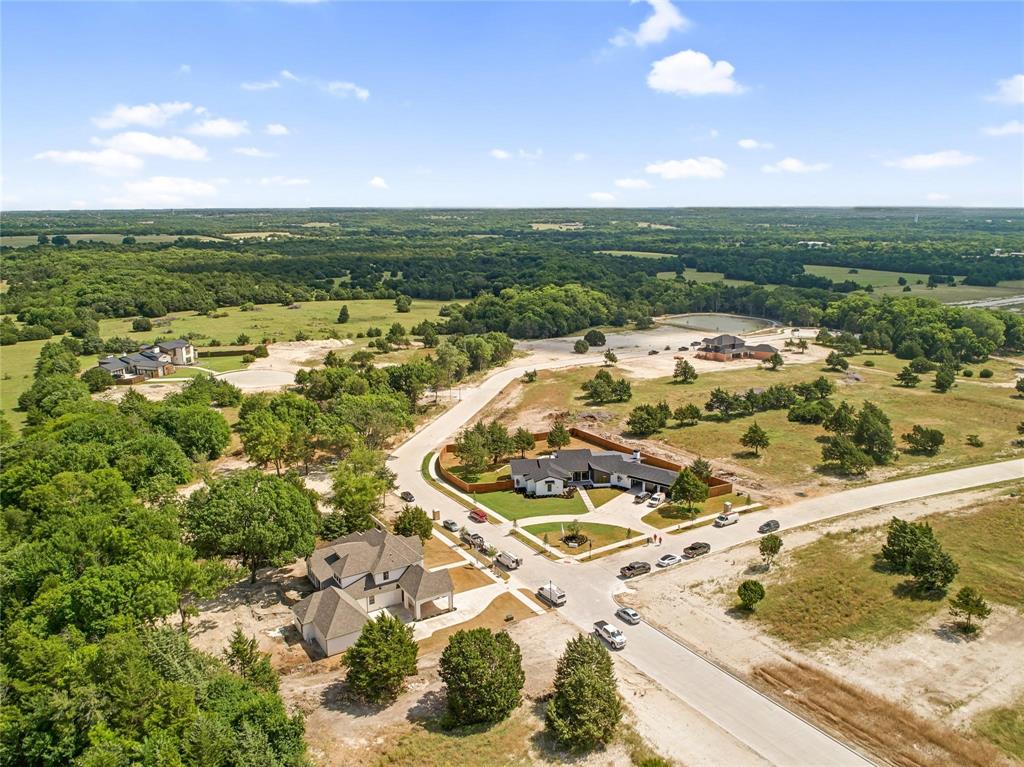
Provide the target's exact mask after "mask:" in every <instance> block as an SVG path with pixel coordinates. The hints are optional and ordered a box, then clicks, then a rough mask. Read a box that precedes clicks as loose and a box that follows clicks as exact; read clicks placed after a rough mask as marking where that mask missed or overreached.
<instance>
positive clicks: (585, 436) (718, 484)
mask: <svg viewBox="0 0 1024 767" xmlns="http://www.w3.org/2000/svg"><path fill="white" fill-rule="evenodd" d="M548 433H549V432H546V431H538V432H534V434H533V439H534V440H535V441H536V442H543V441H545V440H547V438H548ZM569 434H571V435H572V436H573V437H575V438H576V439H578V440H580V441H581V442H587V443H589V444H591V445H594V446H595V447H600V448H604V449H605V450H616V451H618V452H620V453H632V452H633V448H632V447H630V446H629V445H625V444H623V443H621V442H616V441H615V440H612V439H608V438H607V437H602V436H600V435H598V434H591V433H590V432H589V431H584V430H583V429H578V428H576V427H575V426H572V427H570V428H569ZM454 452H455V445H453V444H449V445H445V446H444V447H443V448H441V453H454ZM640 458H641V459H642V460H643V462H644V463H645V464H647V465H648V466H657V467H658V468H659V469H668V470H669V471H682V469H683V465H682V464H680V463H676V462H675V461H668V460H666V459H664V458H659V457H658V456H656V455H651V454H650V453H645V452H643V451H642V450H641V451H640ZM437 473H438V474H440V475H441V477H442V478H443V479H444V480H445V482H448V483H449V484H451V485H454V486H455V487H457V488H458V489H459V490H461V491H462V492H464V493H491V492H495V491H497V490H512V489H513V488H514V487H515V485H514V484H513V482H512V480H511V479H499V480H496V481H494V482H466V480H464V479H461V478H460V477H457V476H455V475H454V474H453V473H452V472H451V471H449V470H448V469H447V468H445V465H444V461H442V460H441V456H440V455H438V459H437ZM706 481H707V483H708V498H717V497H718V496H720V495H728V494H729V493H731V492H732V482H728V481H726V480H724V479H719V478H718V477H708V479H707V480H706Z"/></svg>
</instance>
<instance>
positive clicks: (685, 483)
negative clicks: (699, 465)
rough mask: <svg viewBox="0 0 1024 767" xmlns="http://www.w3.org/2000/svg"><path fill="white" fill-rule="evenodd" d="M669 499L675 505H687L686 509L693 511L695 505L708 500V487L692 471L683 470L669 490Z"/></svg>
mask: <svg viewBox="0 0 1024 767" xmlns="http://www.w3.org/2000/svg"><path fill="white" fill-rule="evenodd" d="M668 497H669V498H671V499H672V501H673V502H675V503H685V504H686V508H687V509H688V510H690V511H693V505H694V504H695V503H703V502H704V501H706V500H707V499H708V485H707V483H706V482H705V481H704V480H703V479H701V478H700V477H698V476H697V475H696V474H694V473H693V472H692V471H691V470H690V469H683V470H682V471H680V472H679V474H678V476H676V478H675V481H674V482H673V483H672V487H670V488H669V491H668Z"/></svg>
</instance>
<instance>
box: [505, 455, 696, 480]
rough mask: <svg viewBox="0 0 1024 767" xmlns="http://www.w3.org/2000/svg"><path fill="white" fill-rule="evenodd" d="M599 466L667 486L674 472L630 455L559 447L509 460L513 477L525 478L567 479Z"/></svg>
mask: <svg viewBox="0 0 1024 767" xmlns="http://www.w3.org/2000/svg"><path fill="white" fill-rule="evenodd" d="M590 468H595V469H599V470H600V471H604V472H607V473H609V474H611V473H615V474H625V475H626V476H627V477H632V478H634V479H642V480H643V481H645V482H656V483H658V484H659V485H671V484H672V483H673V482H674V481H675V478H676V476H677V472H674V471H671V470H669V469H659V468H658V467H657V466H648V465H647V464H644V463H640V462H639V461H634V460H632V458H631V456H629V455H626V454H625V453H618V452H602V453H594V452H592V451H590V450H561V451H559V452H558V453H556V454H555V456H554V457H553V458H539V459H534V458H527V459H522V458H516V459H513V460H512V461H510V462H509V469H510V471H511V473H512V475H513V476H516V475H522V476H523V477H525V478H526V479H532V480H540V479H546V478H548V477H557V478H559V479H569V478H570V477H572V473H573V472H574V471H576V472H580V471H587V470H588V469H590Z"/></svg>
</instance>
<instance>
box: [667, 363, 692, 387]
mask: <svg viewBox="0 0 1024 767" xmlns="http://www.w3.org/2000/svg"><path fill="white" fill-rule="evenodd" d="M672 378H673V379H674V380H676V381H678V382H679V383H684V384H689V383H693V382H694V381H696V380H697V370H696V369H695V368H694V367H693V365H691V364H690V362H689V360H676V367H675V370H674V371H673V373H672Z"/></svg>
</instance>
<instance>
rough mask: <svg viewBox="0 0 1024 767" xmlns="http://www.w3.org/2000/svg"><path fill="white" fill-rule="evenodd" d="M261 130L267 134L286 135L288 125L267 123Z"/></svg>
mask: <svg viewBox="0 0 1024 767" xmlns="http://www.w3.org/2000/svg"><path fill="white" fill-rule="evenodd" d="M263 132H264V133H266V134H267V135H268V136H287V135H288V126H287V125H282V124H281V123H268V124H267V127H266V128H264V129H263Z"/></svg>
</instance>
